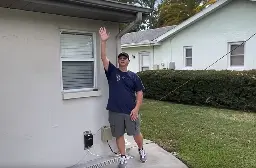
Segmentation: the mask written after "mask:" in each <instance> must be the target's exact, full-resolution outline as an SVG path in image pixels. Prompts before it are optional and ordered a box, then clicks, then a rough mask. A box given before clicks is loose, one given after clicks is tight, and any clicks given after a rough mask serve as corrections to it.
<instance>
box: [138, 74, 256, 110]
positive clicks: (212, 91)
mask: <svg viewBox="0 0 256 168" xmlns="http://www.w3.org/2000/svg"><path fill="white" fill-rule="evenodd" d="M138 75H139V76H140V78H141V79H142V81H143V84H144V86H145V89H146V90H145V97H146V98H150V99H156V100H163V101H171V102H177V103H183V104H193V105H209V106H213V107H218V108H229V109H239V110H244V111H255V112H256V71H255V70H252V71H226V70H225V71H215V70H192V71H187V70H186V71H182V70H150V71H143V72H139V73H138ZM188 80H189V82H187V81H188ZM186 82H187V83H186ZM184 83H186V84H185V85H184ZM181 85H183V86H182V87H180V86H181ZM178 87H179V88H178ZM177 88H178V89H177ZM175 89H176V90H175ZM174 90H175V91H174ZM166 95H167V96H166Z"/></svg>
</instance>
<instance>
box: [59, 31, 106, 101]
mask: <svg viewBox="0 0 256 168" xmlns="http://www.w3.org/2000/svg"><path fill="white" fill-rule="evenodd" d="M62 32H68V33H80V34H81V33H82V34H85V35H86V34H90V35H92V38H93V56H94V57H93V58H88V59H63V58H61V47H60V64H61V66H60V68H61V69H60V72H61V91H62V94H63V99H72V98H82V97H92V96H100V95H101V91H100V90H99V89H98V81H97V77H98V71H97V51H96V50H97V49H96V41H97V39H96V33H95V32H89V31H81V30H70V29H60V37H61V34H62ZM59 44H60V43H59ZM64 61H94V74H93V75H94V86H93V88H82V89H70V90H64V88H63V78H62V62H64Z"/></svg>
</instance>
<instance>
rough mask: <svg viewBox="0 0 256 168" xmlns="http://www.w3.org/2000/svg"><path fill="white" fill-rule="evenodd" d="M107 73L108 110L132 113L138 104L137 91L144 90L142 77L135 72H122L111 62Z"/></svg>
mask: <svg viewBox="0 0 256 168" xmlns="http://www.w3.org/2000/svg"><path fill="white" fill-rule="evenodd" d="M105 74H106V77H107V79H108V84H109V99H108V104H107V110H109V111H112V112H117V113H125V114H130V113H131V111H132V110H133V109H134V108H135V106H136V95H135V94H136V92H138V91H144V86H143V84H142V82H141V79H140V78H139V76H138V75H137V74H136V73H134V72H131V71H127V72H122V71H121V70H120V69H118V68H116V67H115V66H114V65H113V64H112V63H111V62H109V67H108V70H107V71H106V70H105Z"/></svg>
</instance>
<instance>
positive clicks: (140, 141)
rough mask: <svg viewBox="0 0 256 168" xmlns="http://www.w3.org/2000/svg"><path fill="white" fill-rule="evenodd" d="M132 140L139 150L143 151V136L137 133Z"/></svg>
mask: <svg viewBox="0 0 256 168" xmlns="http://www.w3.org/2000/svg"><path fill="white" fill-rule="evenodd" d="M134 140H135V142H136V143H137V145H138V148H139V149H143V136H142V134H141V133H138V134H137V135H135V136H134Z"/></svg>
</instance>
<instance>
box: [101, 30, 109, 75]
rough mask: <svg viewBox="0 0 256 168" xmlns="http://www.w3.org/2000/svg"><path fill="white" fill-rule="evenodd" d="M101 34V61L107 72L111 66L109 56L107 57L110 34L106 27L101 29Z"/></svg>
mask: <svg viewBox="0 0 256 168" xmlns="http://www.w3.org/2000/svg"><path fill="white" fill-rule="evenodd" d="M99 34H100V38H101V60H102V63H103V66H104V68H105V70H106V71H107V70H108V66H109V59H108V58H107V55H106V43H107V40H108V38H109V34H107V31H106V28H105V27H101V28H100V30H99Z"/></svg>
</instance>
